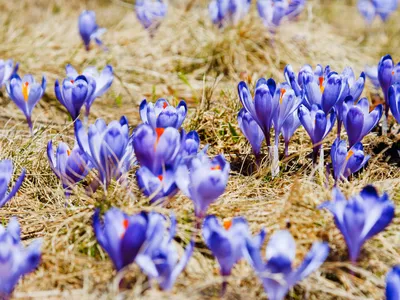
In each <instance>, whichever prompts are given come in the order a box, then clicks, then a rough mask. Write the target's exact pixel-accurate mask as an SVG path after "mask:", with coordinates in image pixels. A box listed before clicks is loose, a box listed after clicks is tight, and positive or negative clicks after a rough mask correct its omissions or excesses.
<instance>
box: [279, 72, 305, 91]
mask: <svg viewBox="0 0 400 300" xmlns="http://www.w3.org/2000/svg"><path fill="white" fill-rule="evenodd" d="M283 73H284V76H285V80H286V83H287V84H289V85H290V87H291V88H292V89H293V91H294V93H295V95H296V96H297V97H299V96H301V95H302V88H301V87H300V82H298V81H297V77H296V73H295V72H294V71H293V67H292V66H291V65H286V67H285V70H284V72H283ZM299 75H300V74H299ZM302 84H303V80H301V85H302Z"/></svg>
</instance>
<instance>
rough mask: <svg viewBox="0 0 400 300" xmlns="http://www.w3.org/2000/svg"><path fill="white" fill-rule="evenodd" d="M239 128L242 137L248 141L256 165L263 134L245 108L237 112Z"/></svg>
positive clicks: (258, 161) (258, 159) (258, 160)
mask: <svg viewBox="0 0 400 300" xmlns="http://www.w3.org/2000/svg"><path fill="white" fill-rule="evenodd" d="M237 120H238V123H239V128H240V130H241V131H242V133H243V135H244V136H245V137H246V139H247V140H248V141H249V143H250V145H251V148H252V149H253V153H254V156H255V158H256V162H257V164H259V163H260V152H261V144H262V142H263V140H264V138H265V137H264V134H263V132H262V130H261V128H260V126H258V124H257V122H256V121H255V120H254V119H253V117H252V116H251V115H250V113H249V112H247V110H246V109H245V108H242V109H241V110H240V111H239V114H238V117H237Z"/></svg>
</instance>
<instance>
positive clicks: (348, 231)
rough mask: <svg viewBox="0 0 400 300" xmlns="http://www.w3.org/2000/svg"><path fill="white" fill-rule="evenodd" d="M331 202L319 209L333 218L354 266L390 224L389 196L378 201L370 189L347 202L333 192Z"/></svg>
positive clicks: (343, 197)
mask: <svg viewBox="0 0 400 300" xmlns="http://www.w3.org/2000/svg"><path fill="white" fill-rule="evenodd" d="M332 198H333V201H327V202H324V203H323V204H322V205H320V206H319V208H320V209H321V208H326V209H328V210H329V211H330V212H331V213H332V214H333V216H334V220H335V224H336V226H337V227H338V229H339V230H340V232H341V233H342V235H343V237H344V239H345V241H346V244H347V248H348V252H349V257H350V260H351V261H352V262H353V263H355V262H356V261H357V258H358V256H359V254H360V251H361V248H362V246H363V244H364V243H365V242H366V241H367V240H369V239H370V238H371V237H373V236H374V235H376V234H378V233H379V232H381V231H383V230H384V229H385V228H386V227H387V226H388V225H389V224H390V222H391V221H392V219H393V217H394V208H395V206H394V204H393V202H392V201H391V200H390V199H389V196H388V194H386V193H384V194H383V195H382V196H381V197H379V195H378V192H377V191H376V189H375V188H374V187H373V186H372V185H368V186H366V187H365V188H363V190H362V191H361V192H360V194H359V195H356V196H353V197H352V198H350V199H349V200H346V198H345V196H344V195H343V194H342V193H341V192H340V190H339V189H338V188H334V189H333V192H332Z"/></svg>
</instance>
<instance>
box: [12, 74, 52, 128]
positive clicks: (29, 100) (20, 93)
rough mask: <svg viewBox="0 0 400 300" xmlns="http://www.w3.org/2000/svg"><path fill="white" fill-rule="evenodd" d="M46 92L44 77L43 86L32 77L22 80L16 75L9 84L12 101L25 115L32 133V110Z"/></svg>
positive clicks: (25, 77)
mask: <svg viewBox="0 0 400 300" xmlns="http://www.w3.org/2000/svg"><path fill="white" fill-rule="evenodd" d="M45 90H46V78H45V77H44V76H43V77H42V84H39V83H37V82H36V81H35V79H34V78H33V76H32V75H25V76H24V77H23V78H22V79H21V78H20V77H19V76H18V74H14V75H12V76H11V79H10V82H9V83H8V84H7V93H8V95H9V97H10V98H11V100H12V101H14V103H15V104H16V105H17V106H18V107H19V109H20V110H22V112H23V113H24V115H25V117H26V121H27V122H28V126H29V129H30V131H31V133H32V110H33V108H34V107H35V106H36V104H37V103H38V102H39V100H40V99H41V98H42V96H43V94H44V91H45Z"/></svg>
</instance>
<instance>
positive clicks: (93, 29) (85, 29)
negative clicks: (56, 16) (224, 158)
mask: <svg viewBox="0 0 400 300" xmlns="http://www.w3.org/2000/svg"><path fill="white" fill-rule="evenodd" d="M78 27H79V33H80V35H81V38H82V40H83V44H84V45H85V48H86V50H87V51H89V49H90V42H91V41H93V40H94V41H95V42H96V44H98V45H99V46H102V45H103V42H102V41H101V40H100V37H101V35H102V34H103V33H104V32H106V29H105V28H100V27H99V26H98V25H97V23H96V13H95V12H94V11H92V10H84V11H82V13H81V14H80V15H79V20H78Z"/></svg>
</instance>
